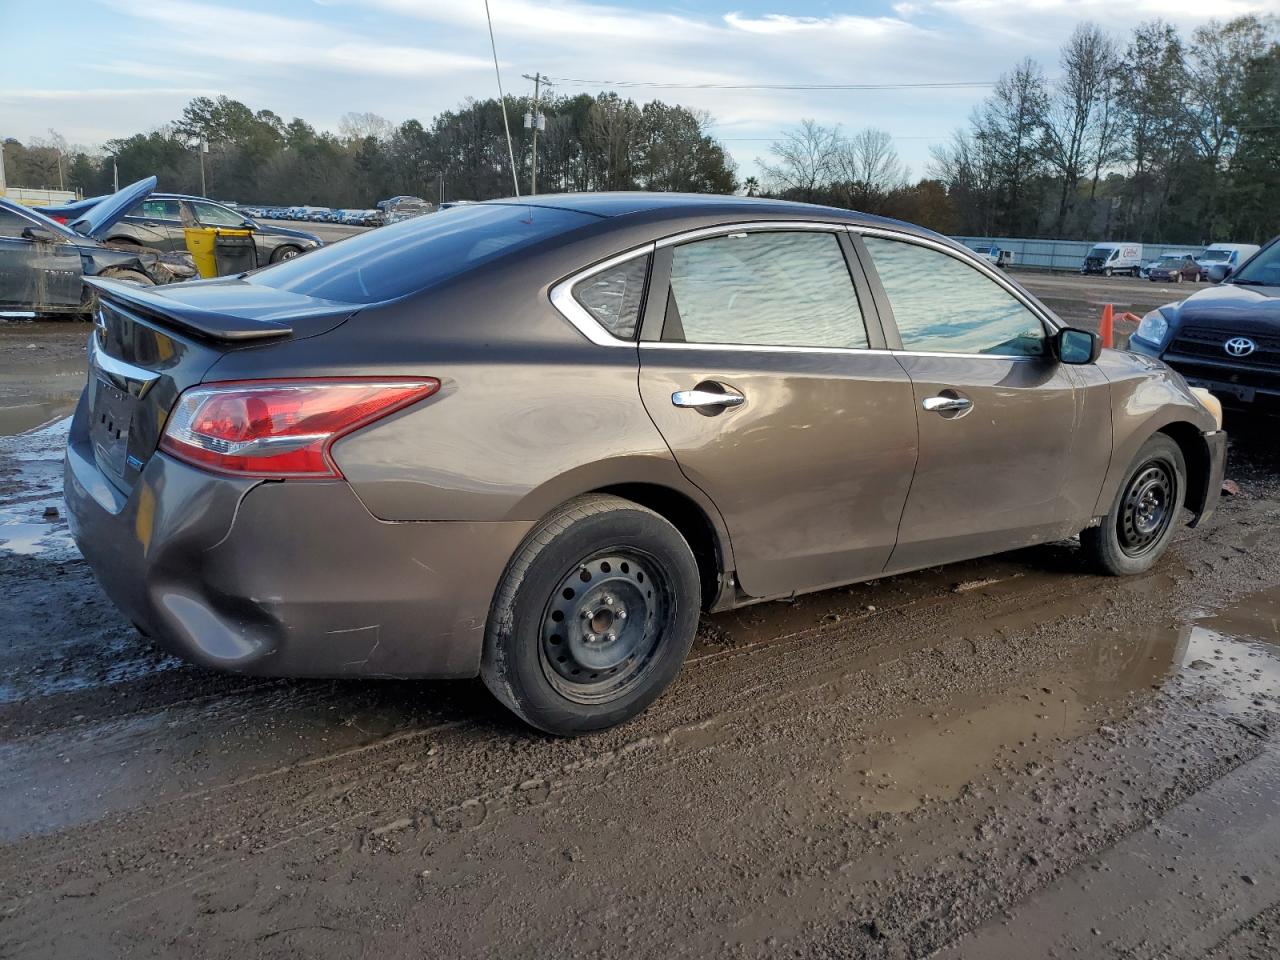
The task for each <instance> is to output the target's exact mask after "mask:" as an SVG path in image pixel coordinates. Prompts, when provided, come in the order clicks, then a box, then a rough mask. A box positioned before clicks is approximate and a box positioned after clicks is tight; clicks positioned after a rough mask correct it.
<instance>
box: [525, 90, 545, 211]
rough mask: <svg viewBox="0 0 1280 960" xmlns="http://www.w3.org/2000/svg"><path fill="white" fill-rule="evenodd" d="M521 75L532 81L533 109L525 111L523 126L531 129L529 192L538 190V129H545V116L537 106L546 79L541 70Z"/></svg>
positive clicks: (539, 103)
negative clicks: (531, 161) (529, 111)
mask: <svg viewBox="0 0 1280 960" xmlns="http://www.w3.org/2000/svg"><path fill="white" fill-rule="evenodd" d="M522 76H523V77H524V78H525V79H526V80H532V81H533V111H532V112H531V113H526V114H525V115H524V126H525V129H526V130H528V129H532V130H533V164H532V166H531V168H530V169H531V173H530V174H529V180H530V183H529V192H530V193H537V192H538V131H539V130H545V129H547V118H546V116H544V115H543V114H542V113H541V112H540V111H539V110H538V107H539V106H540V105H541V100H542V85H543V84H544V83H547V81H546V80H545V79H544V78H543V76H542V72H541V71H539V72H538V73H535V74H534V75H533V76H532V77H531V76H529V75H528V74H527V73H525V74H522ZM547 86H548V87H549V86H551V84H550V83H547Z"/></svg>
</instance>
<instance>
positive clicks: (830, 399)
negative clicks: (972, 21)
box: [66, 193, 1226, 734]
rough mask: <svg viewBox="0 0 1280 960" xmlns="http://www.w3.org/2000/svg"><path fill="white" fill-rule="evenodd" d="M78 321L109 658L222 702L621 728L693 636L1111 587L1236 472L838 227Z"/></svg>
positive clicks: (284, 269) (687, 200) (973, 273)
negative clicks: (148, 653)
mask: <svg viewBox="0 0 1280 960" xmlns="http://www.w3.org/2000/svg"><path fill="white" fill-rule="evenodd" d="M96 285H97V287H98V289H99V290H100V296H101V309H100V313H99V317H98V322H99V325H100V330H99V332H98V334H97V336H96V337H95V338H94V340H93V344H92V355H91V359H90V363H91V370H92V372H91V374H90V376H89V385H88V387H87V389H86V391H85V393H84V395H83V396H82V397H81V399H80V404H79V407H78V409H77V411H76V414H75V417H74V420H73V422H72V425H71V431H70V438H69V442H68V447H67V460H66V463H67V466H66V498H67V504H68V507H69V509H70V514H71V526H72V530H73V533H74V535H75V537H76V540H77V542H78V543H79V545H80V548H81V549H82V551H83V552H84V555H85V557H86V558H87V559H88V561H89V563H90V564H91V565H92V566H93V568H94V570H95V571H96V573H97V575H98V577H99V578H100V579H101V581H102V584H103V585H104V586H105V588H106V590H107V592H108V593H109V594H110V595H111V597H112V598H113V599H114V600H115V602H116V603H117V604H118V605H119V606H120V607H121V609H122V610H124V611H125V613H126V616H127V617H128V618H129V619H130V620H131V621H132V622H134V623H137V624H139V625H140V626H141V627H142V628H143V629H144V630H145V631H146V632H147V633H149V634H150V635H152V636H154V637H156V638H157V639H158V640H160V642H161V643H163V644H164V645H166V646H167V647H168V648H169V649H171V650H173V651H175V652H177V653H178V654H180V655H182V656H184V657H186V658H188V659H190V660H193V661H196V662H198V663H202V664H205V665H207V666H210V667H217V668H220V669H225V670H233V671H238V672H242V673H251V674H270V675H284V676H301V675H307V676H398V677H414V676H442V677H470V676H475V675H476V674H477V673H478V674H480V675H481V676H482V677H483V678H484V680H485V682H486V683H487V684H488V686H489V688H490V689H491V690H492V691H493V692H494V693H495V694H496V695H497V696H498V698H499V699H501V700H502V701H503V702H504V703H505V704H507V706H509V707H510V708H511V709H512V710H514V711H515V712H516V713H517V714H518V715H519V716H521V717H523V718H524V719H525V720H526V721H528V722H529V723H531V724H533V725H534V726H536V727H539V728H541V729H543V730H547V731H550V732H553V733H558V734H575V733H582V732H585V731H589V730H596V729H600V728H603V727H608V726H611V725H613V724H616V723H620V722H622V721H624V720H626V719H628V718H629V717H632V716H634V715H635V714H637V713H638V712H640V711H641V710H642V709H644V707H645V706H646V705H648V704H649V703H650V702H651V701H653V700H654V699H655V698H656V697H657V696H658V695H659V694H660V693H661V692H662V690H663V689H665V688H666V687H667V685H668V684H669V683H670V682H671V680H672V679H673V678H674V677H675V675H676V673H677V672H678V671H679V669H680V666H681V663H682V661H683V660H684V657H685V654H686V653H687V651H688V650H689V646H690V643H691V642H692V640H693V636H694V632H695V629H696V627H697V623H698V617H699V612H700V611H701V610H704V609H711V610H725V609H730V608H733V607H737V606H741V605H745V604H750V603H755V602H758V601H761V600H768V599H770V598H782V597H790V596H793V595H795V594H797V593H804V592H806V591H812V590H821V589H824V588H827V587H830V586H833V585H836V584H842V583H849V582H852V581H859V580H869V579H876V578H880V577H883V576H885V575H887V574H894V573H900V572H904V571H908V570H916V569H919V568H922V567H928V566H934V565H936V564H940V563H949V562H952V561H956V560H963V559H965V558H969V557H976V556H980V555H983V554H988V553H992V552H995V551H1003V550H1010V549H1015V548H1020V547H1026V546H1028V545H1031V544H1037V543H1044V542H1047V541H1054V540H1059V539H1061V538H1063V537H1068V536H1071V535H1073V534H1076V533H1079V534H1080V536H1081V544H1082V548H1083V552H1084V554H1085V555H1086V556H1087V557H1088V558H1089V560H1090V561H1091V562H1092V563H1093V564H1094V566H1095V567H1096V568H1097V569H1099V570H1101V571H1104V572H1107V573H1111V574H1127V573H1137V572H1140V571H1143V570H1146V569H1148V568H1149V567H1151V565H1152V564H1153V563H1154V562H1155V561H1156V560H1157V559H1158V558H1159V557H1160V555H1161V554H1162V553H1163V551H1164V549H1165V546H1166V545H1167V544H1168V542H1169V539H1170V537H1171V536H1172V534H1173V531H1174V528H1175V526H1176V524H1177V522H1178V520H1179V517H1180V514H1181V512H1182V509H1183V507H1184V506H1185V507H1186V508H1188V509H1189V510H1190V511H1191V512H1192V514H1193V515H1194V516H1195V517H1196V518H1197V522H1199V521H1203V520H1204V518H1205V517H1207V516H1208V515H1210V514H1211V513H1212V512H1213V510H1214V507H1215V504H1216V502H1217V497H1218V492H1219V488H1220V481H1221V478H1222V473H1223V463H1224V450H1225V439H1226V438H1225V435H1224V434H1223V433H1222V432H1221V430H1220V424H1219V423H1218V420H1217V416H1216V415H1215V414H1214V413H1213V412H1211V410H1210V409H1209V407H1208V406H1206V404H1205V402H1202V401H1201V400H1200V399H1198V398H1197V396H1196V395H1195V394H1193V393H1192V392H1191V390H1190V389H1189V388H1188V387H1187V386H1186V384H1185V383H1184V382H1183V380H1182V378H1181V377H1179V376H1178V375H1177V374H1175V373H1173V372H1172V371H1171V370H1169V369H1168V368H1167V367H1165V366H1164V365H1163V364H1160V363H1153V362H1152V361H1150V360H1149V359H1147V358H1145V357H1143V358H1137V357H1135V356H1134V355H1132V354H1129V353H1122V352H1117V351H1113V350H1101V348H1100V341H1099V339H1098V337H1097V336H1096V335H1095V334H1093V333H1089V332H1086V331H1082V330H1074V329H1071V328H1069V327H1066V326H1064V325H1063V324H1062V322H1061V321H1060V320H1059V319H1058V318H1057V317H1056V316H1055V315H1054V314H1053V313H1052V312H1051V311H1050V310H1048V309H1047V308H1046V307H1045V306H1044V305H1042V304H1041V303H1040V302H1039V301H1038V300H1036V299H1035V297H1033V296H1032V295H1031V294H1029V293H1027V292H1026V291H1025V290H1024V289H1023V288H1022V287H1020V286H1018V285H1017V284H1016V283H1014V282H1012V281H1011V280H1010V279H1008V278H1007V277H1006V276H1005V274H1004V273H1002V272H1001V271H999V270H996V269H994V268H993V267H992V266H991V265H990V264H988V263H987V262H985V261H984V260H983V259H981V258H979V257H977V256H976V255H975V254H974V253H973V252H972V251H970V250H967V249H965V248H964V247H961V246H960V245H958V244H956V243H954V242H952V241H950V240H948V239H946V238H944V237H941V236H939V235H937V234H934V233H931V232H929V231H926V230H923V229H920V228H916V227H912V226H909V225H906V224H902V223H899V222H897V221H892V220H883V219H879V218H875V217H870V216H866V215H862V214H857V213H852V212H849V211H844V210H835V209H831V208H826V207H815V206H808V205H805V204H798V203H783V202H777V201H767V200H758V199H751V198H745V197H711V196H682V195H670V194H660V193H654V194H648V193H635V194H633V193H612V194H610V193H601V194H558V195H555V196H544V197H532V198H529V199H527V200H521V201H519V202H516V201H495V202H487V203H477V204H468V205H465V206H459V207H456V208H453V209H450V210H445V211H443V212H441V213H437V214H434V215H432V216H429V217H418V218H415V219H412V220H409V221H405V222H403V223H399V224H393V225H391V226H387V227H383V228H381V229H379V230H373V231H369V232H367V233H362V234H360V235H358V236H355V237H353V238H351V239H349V240H345V241H343V242H342V243H340V244H333V245H331V246H328V247H325V248H323V249H321V250H318V251H316V252H315V253H313V254H309V255H308V256H306V257H300V258H298V259H295V260H291V261H288V262H287V263H282V264H279V265H277V266H274V267H268V268H266V269H264V270H259V271H256V272H254V273H251V274H248V275H246V276H243V277H237V278H224V279H219V280H212V281H207V282H203V283H197V284H191V285H186V286H182V285H178V286H172V287H163V288H157V289H155V290H142V289H138V288H135V287H130V286H128V285H126V284H119V283H112V282H109V281H98V282H97V283H96ZM161 357H163V358H164V359H163V360H162V361H161V360H160V359H158V358H161ZM144 388H145V389H144ZM122 425H123V426H122Z"/></svg>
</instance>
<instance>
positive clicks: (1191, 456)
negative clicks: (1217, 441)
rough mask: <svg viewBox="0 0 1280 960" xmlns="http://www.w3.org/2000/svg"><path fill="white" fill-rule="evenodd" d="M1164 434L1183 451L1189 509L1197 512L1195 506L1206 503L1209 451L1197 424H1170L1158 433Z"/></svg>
mask: <svg viewBox="0 0 1280 960" xmlns="http://www.w3.org/2000/svg"><path fill="white" fill-rule="evenodd" d="M1158 432H1159V433H1163V434H1164V435H1165V436H1167V437H1168V438H1169V439H1171V440H1172V441H1173V442H1174V443H1176V444H1177V445H1178V449H1179V450H1181V451H1182V459H1183V460H1184V461H1185V462H1186V465H1187V497H1186V504H1187V507H1188V509H1192V510H1195V509H1196V508H1195V507H1194V506H1193V505H1194V504H1203V503H1204V501H1205V489H1204V487H1205V484H1206V483H1207V482H1208V479H1209V451H1208V448H1207V447H1206V446H1205V442H1204V440H1203V439H1202V438H1201V436H1200V430H1199V428H1198V427H1196V425H1195V424H1192V423H1187V422H1185V421H1179V422H1177V423H1169V424H1166V425H1165V426H1163V427H1161V428H1160V430H1159V431H1158Z"/></svg>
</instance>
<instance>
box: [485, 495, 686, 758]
mask: <svg viewBox="0 0 1280 960" xmlns="http://www.w3.org/2000/svg"><path fill="white" fill-rule="evenodd" d="M700 600H701V597H700V589H699V576H698V566H697V563H696V561H695V560H694V558H693V551H692V550H690V549H689V544H688V543H687V542H686V541H685V539H684V537H682V536H681V535H680V532H679V531H678V530H677V529H676V528H675V527H674V526H672V525H671V524H670V523H669V522H668V521H667V520H666V519H664V518H663V517H661V516H659V515H658V514H657V513H654V512H653V511H652V510H649V509H647V508H645V507H642V506H640V505H639V504H636V503H632V502H631V501H629V500H624V499H622V498H621V497H615V496H608V495H603V494H592V495H588V496H582V497H577V498H575V499H573V500H570V501H569V502H568V503H566V504H564V505H563V506H562V507H560V508H559V509H557V510H556V511H555V512H554V513H552V514H551V515H550V516H548V517H547V518H546V519H545V520H543V521H542V522H541V523H540V524H539V525H538V526H537V527H536V528H535V529H534V530H533V532H532V533H530V534H529V536H528V537H527V538H526V539H525V542H524V544H523V545H522V546H521V547H520V549H519V550H518V551H517V552H516V555H515V556H514V557H513V558H512V560H511V562H510V563H509V564H508V565H507V569H506V572H505V573H504V574H503V578H502V581H501V583H500V585H499V587H498V591H497V594H496V595H495V597H494V601H493V606H492V608H491V610H490V612H489V621H488V624H487V626H486V629H485V646H484V657H483V660H482V663H481V667H480V675H481V677H482V678H483V680H484V682H485V685H486V686H487V687H488V688H489V689H490V690H491V691H492V692H493V694H494V696H496V697H497V698H498V699H499V700H501V701H502V702H503V703H504V704H506V706H507V707H509V708H510V709H511V710H512V711H513V712H514V713H515V714H516V715H517V716H518V717H520V718H521V719H522V720H524V721H525V722H526V723H528V724H529V725H530V726H533V727H537V728H538V729H539V730H544V731H546V732H547V733H552V734H556V735H558V736H576V735H578V734H583V733H589V732H591V731H593V730H603V729H605V728H607V727H612V726H615V725H617V724H620V723H623V722H625V721H627V720H630V719H631V718H632V717H634V716H636V715H637V714H639V713H640V712H641V711H643V710H644V709H645V708H646V707H648V706H649V704H651V703H652V702H653V701H654V700H656V699H657V698H658V696H659V695H661V693H662V692H663V690H665V689H666V688H667V686H669V685H670V683H671V681H672V680H674V679H675V677H676V674H677V673H679V671H680V667H681V666H682V665H683V663H684V659H685V656H686V654H687V653H688V652H689V647H690V645H691V644H692V643H693V637H694V633H695V632H696V631H697V626H698V614H699V611H700V608H701V603H700Z"/></svg>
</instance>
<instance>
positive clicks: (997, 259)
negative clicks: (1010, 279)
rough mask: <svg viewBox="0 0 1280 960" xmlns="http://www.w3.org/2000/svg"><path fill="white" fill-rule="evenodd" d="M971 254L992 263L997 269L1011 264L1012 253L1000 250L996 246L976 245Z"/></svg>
mask: <svg viewBox="0 0 1280 960" xmlns="http://www.w3.org/2000/svg"><path fill="white" fill-rule="evenodd" d="M972 249H973V252H974V253H976V254H977V255H978V256H980V257H985V258H986V260H987V262H988V263H994V264H995V265H996V266H997V267H1007V266H1009V265H1010V264H1011V263H1013V251H1012V250H1002V249H1000V248H999V247H996V246H984V245H978V246H975V247H973V248H972Z"/></svg>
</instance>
